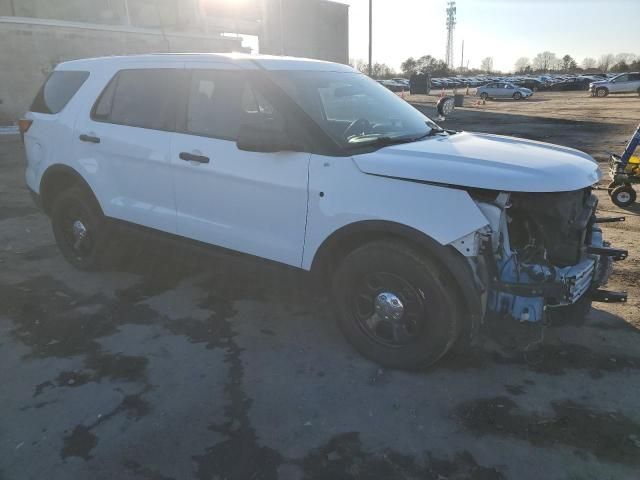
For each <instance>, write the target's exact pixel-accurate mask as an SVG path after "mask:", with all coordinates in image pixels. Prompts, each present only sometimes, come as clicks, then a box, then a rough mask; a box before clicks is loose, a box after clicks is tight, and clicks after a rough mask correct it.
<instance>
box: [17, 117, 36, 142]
mask: <svg viewBox="0 0 640 480" xmlns="http://www.w3.org/2000/svg"><path fill="white" fill-rule="evenodd" d="M32 123H33V120H27V119H26V118H21V119H20V120H18V130H20V137H22V141H23V142H24V134H25V133H27V131H29V127H31V124H32Z"/></svg>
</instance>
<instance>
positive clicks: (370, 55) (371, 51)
mask: <svg viewBox="0 0 640 480" xmlns="http://www.w3.org/2000/svg"><path fill="white" fill-rule="evenodd" d="M372 61H373V0H369V76H371V74H372V73H373V63H372Z"/></svg>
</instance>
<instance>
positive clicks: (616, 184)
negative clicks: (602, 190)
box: [607, 182, 620, 196]
mask: <svg viewBox="0 0 640 480" xmlns="http://www.w3.org/2000/svg"><path fill="white" fill-rule="evenodd" d="M619 185H620V184H619V183H616V182H611V183H610V184H609V185H607V193H608V194H609V196H611V194H612V193H613V190H614V189H615V188H616V187H617V186H619Z"/></svg>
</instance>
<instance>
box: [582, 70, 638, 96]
mask: <svg viewBox="0 0 640 480" xmlns="http://www.w3.org/2000/svg"><path fill="white" fill-rule="evenodd" d="M589 91H590V92H591V95H595V96H596V97H606V96H607V95H609V94H610V93H637V94H638V95H640V73H638V72H631V73H621V74H620V75H616V76H615V77H612V78H608V79H607V80H599V81H597V82H593V83H590V84H589Z"/></svg>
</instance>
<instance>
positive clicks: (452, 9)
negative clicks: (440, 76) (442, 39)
mask: <svg viewBox="0 0 640 480" xmlns="http://www.w3.org/2000/svg"><path fill="white" fill-rule="evenodd" d="M455 26H456V2H454V1H449V2H447V55H446V59H445V61H446V63H447V66H448V67H449V68H451V69H454V68H455V65H454V64H453V29H454V28H455Z"/></svg>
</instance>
